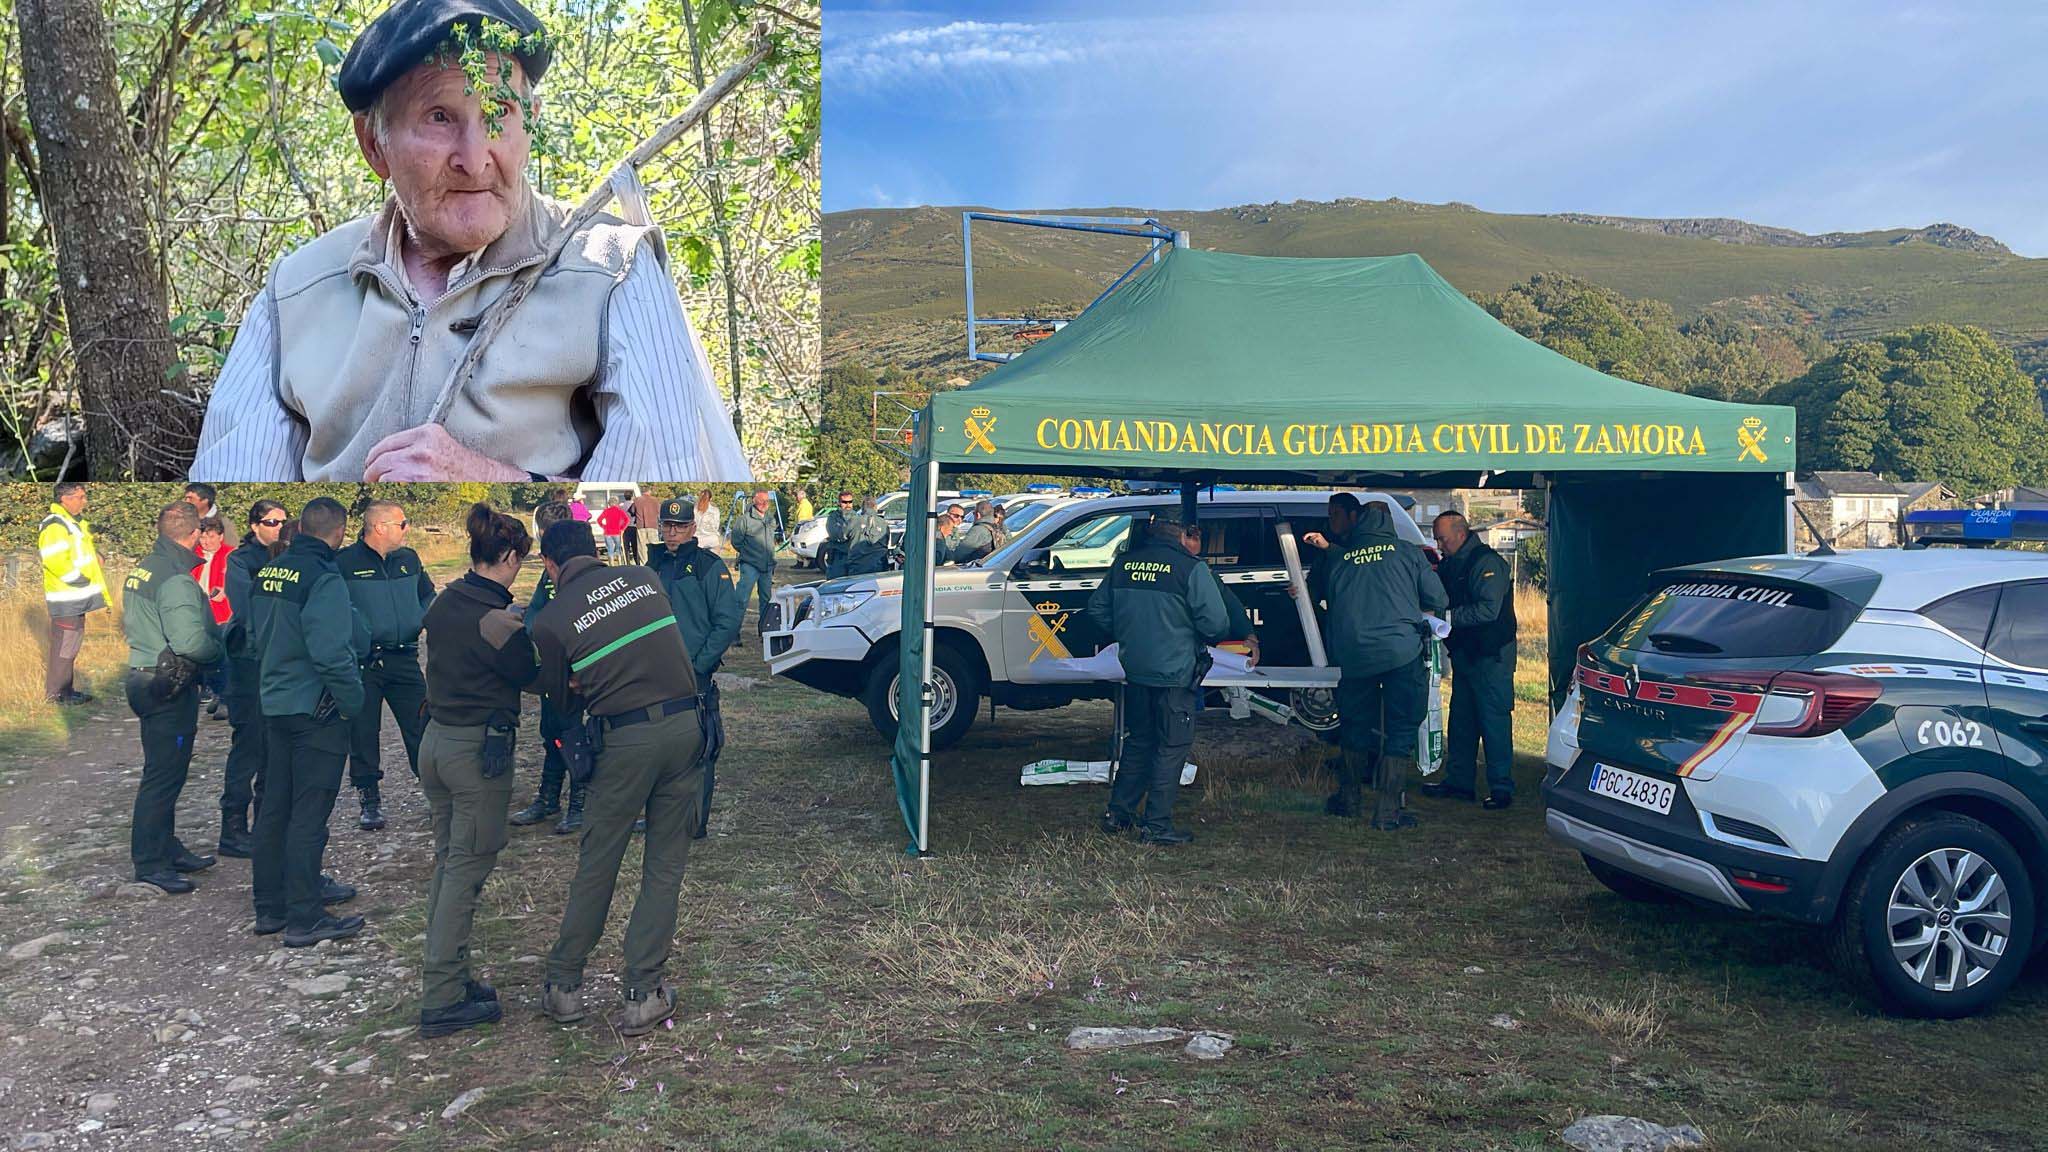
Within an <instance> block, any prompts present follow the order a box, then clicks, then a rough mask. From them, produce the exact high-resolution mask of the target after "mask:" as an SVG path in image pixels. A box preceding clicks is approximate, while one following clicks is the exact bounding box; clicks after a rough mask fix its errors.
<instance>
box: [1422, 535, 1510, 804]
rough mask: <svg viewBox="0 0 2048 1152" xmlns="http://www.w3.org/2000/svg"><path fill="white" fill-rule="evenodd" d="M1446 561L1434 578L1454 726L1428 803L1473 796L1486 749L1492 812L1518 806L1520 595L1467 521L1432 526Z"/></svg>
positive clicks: (1503, 562)
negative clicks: (1445, 630)
mask: <svg viewBox="0 0 2048 1152" xmlns="http://www.w3.org/2000/svg"><path fill="white" fill-rule="evenodd" d="M1434 529H1435V532H1436V542H1437V546H1438V547H1440V548H1441V549H1442V550H1443V560H1442V561H1441V562H1440V563H1439V564H1438V565H1437V569H1436V574H1437V576H1438V577H1439V578H1440V579H1441V580H1442V581H1443V585H1444V591H1445V592H1446V593H1447V594H1448V595H1449V596H1450V600H1451V634H1450V636H1449V637H1447V638H1446V639H1445V640H1444V649H1445V651H1447V652H1448V653H1450V657H1451V721H1450V725H1449V727H1450V731H1449V732H1448V733H1447V736H1448V737H1449V738H1448V739H1447V740H1446V741H1445V748H1444V778H1443V781H1442V782H1441V783H1437V784H1425V785H1423V787H1422V793H1423V795H1425V796H1457V797H1461V798H1463V799H1466V800H1470V799H1472V797H1473V795H1474V791H1475V790H1474V783H1475V781H1476V779H1477V777H1478V773H1479V746H1480V742H1481V741H1482V740H1483V741H1485V744H1486V801H1485V803H1484V807H1486V808H1489V809H1498V808H1506V807H1508V806H1509V805H1511V804H1513V803H1514V802H1515V746H1514V710H1515V633H1516V622H1515V589H1514V578H1513V577H1512V576H1511V575H1510V570H1509V568H1508V563H1507V561H1506V560H1503V559H1501V555H1500V553H1498V552H1496V551H1494V550H1493V549H1492V548H1490V547H1488V546H1487V543H1486V541H1484V540H1481V539H1480V538H1479V537H1477V536H1474V535H1473V534H1472V528H1471V526H1470V525H1468V524H1467V523H1466V522H1465V517H1464V516H1463V515H1462V514H1460V513H1457V512H1445V513H1444V514H1442V515H1440V516H1438V517H1437V518H1436V523H1435V525H1434Z"/></svg>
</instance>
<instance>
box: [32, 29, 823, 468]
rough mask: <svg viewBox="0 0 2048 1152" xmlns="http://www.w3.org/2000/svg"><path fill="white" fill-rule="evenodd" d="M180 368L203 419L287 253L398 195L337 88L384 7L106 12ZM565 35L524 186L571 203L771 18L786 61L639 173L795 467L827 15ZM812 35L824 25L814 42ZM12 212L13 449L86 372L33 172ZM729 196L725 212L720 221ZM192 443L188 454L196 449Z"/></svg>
mask: <svg viewBox="0 0 2048 1152" xmlns="http://www.w3.org/2000/svg"><path fill="white" fill-rule="evenodd" d="M105 3H106V4H107V10H108V15H109V17H110V24H111V27H112V33H113V36H114V38H115V44H114V50H115V54H116V57H117V60H118V62H119V66H120V74H121V76H122V78H123V92H122V96H123V99H124V100H125V101H128V102H129V107H128V113H129V120H130V124H131V127H132V130H133V135H134V138H135V144H136V148H137V151H138V154H139V156H140V160H141V168H142V174H143V180H144V184H145V187H146V189H147V191H148V193H149V194H150V195H151V196H153V198H154V199H153V202H152V204H151V209H152V214H153V217H154V218H153V220H152V221H151V225H152V227H153V229H154V231H155V233H156V237H157V248H158V252H159V253H160V256H161V259H162V261H163V265H164V274H165V278H166V281H167V284H168V286H169V297H170V301H171V312H172V316H171V317H170V324H171V328H172V331H173V334H174V336H175V337H176V338H177V340H178V341H179V344H180V349H181V351H180V355H181V358H182V365H181V367H180V370H179V372H180V375H179V378H178V379H175V380H173V381H170V382H169V384H170V386H171V387H173V388H175V389H177V390H178V391H180V392H181V393H184V394H187V395H189V396H190V397H191V398H192V402H193V403H194V404H195V405H203V403H204V397H205V395H206V393H207V391H208V390H209V388H210V387H211V383H212V380H213V379H214V377H215V375H216V374H217V372H218V370H219V367H220V364H221V362H222V360H223V358H224V357H225V356H226V354H227V350H228V347H229V345H230V343H231V342H232V340H233V336H234V331H235V327H236V325H237V324H238V323H239V321H240V318H241V316H242V313H243V312H244V310H245V309H246V308H247V306H248V303H249V301H250V300H251V298H252V297H253V296H254V295H255V293H256V292H257V291H258V290H259V289H260V287H261V286H262V282H263V280H264V278H265V277H266V275H267V274H268V270H269V268H270V266H271V265H272V264H273V263H274V262H275V261H276V260H277V259H278V257H279V256H281V255H282V254H283V253H285V252H287V251H289V250H290V249H292V248H293V247H296V246H297V245H299V244H302V243H304V242H305V241H307V240H309V239H311V238H312V237H314V236H316V235H318V234H319V233H320V232H322V231H324V230H326V229H328V228H332V227H334V226H336V225H339V224H341V223H343V222H345V221H347V220H349V219H351V218H353V217H355V216H358V215H362V214H364V213H367V212H370V211H373V210H374V209H375V208H376V207H377V206H378V205H379V204H381V203H382V201H383V199H384V195H385V191H384V188H383V186H382V184H381V182H380V181H378V180H377V178H376V176H375V174H374V173H372V172H371V171H370V169H369V167H368V165H367V164H366V163H365V162H364V161H363V159H362V157H361V155H360V153H359V151H358V149H357V146H356V143H355V139H354V136H353V133H352V131H351V129H350V123H349V117H348V115H347V112H346V110H345V109H344V108H343V106H342V104H341V98H340V96H339V95H338V94H337V93H336V92H335V91H334V87H333V82H334V75H335V71H336V69H337V67H338V66H339V64H340V62H341V59H342V56H343V54H344V52H345V51H346V49H347V46H348V45H349V43H350V42H351V41H352V39H353V38H354V36H355V35H356V34H357V33H358V32H360V30H361V29H362V28H363V27H364V26H365V25H366V24H367V23H368V22H369V20H370V19H371V18H373V17H374V16H375V15H376V14H377V13H379V12H381V11H382V10H383V9H384V8H386V7H387V6H388V3H387V0H322V2H319V3H315V2H313V0H196V3H195V2H193V0H105ZM529 7H531V8H532V9H533V10H534V11H535V12H536V13H537V14H538V15H539V16H540V17H541V18H542V19H543V20H544V21H545V22H546V23H547V25H548V27H549V29H550V30H551V31H552V32H553V33H554V35H555V38H556V41H557V47H556V51H555V56H554V62H553V64H552V66H551V67H550V69H549V71H548V74H547V77H546V79H545V81H544V82H543V83H542V84H541V85H540V87H539V90H538V91H539V96H540V98H541V121H542V125H543V129H544V135H545V137H546V141H547V143H546V146H545V148H537V149H536V154H535V159H534V161H533V164H532V168H531V171H530V175H531V177H532V179H533V181H534V184H535V186H536V187H537V188H538V189H539V190H540V191H541V192H542V193H543V194H545V195H549V196H553V197H556V198H559V199H563V200H568V201H571V202H574V201H576V200H580V199H581V198H582V197H583V195H584V194H585V193H586V192H588V191H589V189H590V188H591V187H592V186H594V185H595V184H596V183H597V181H598V179H599V178H600V177H601V175H602V174H603V173H605V172H606V171H608V170H609V169H610V168H611V166H612V165H614V164H615V163H617V161H618V160H620V159H622V158H623V157H624V155H625V154H626V153H627V152H628V151H629V150H630V149H631V148H632V147H633V146H634V145H636V144H638V143H639V142H640V141H641V140H642V139H644V138H645V137H647V136H648V135H650V134H651V133H652V132H653V130H654V129H655V128H656V127H657V126H659V125H660V124H661V123H662V122H663V121H665V120H667V119H668V118H670V117H672V116H674V115H675V114H676V113H677V112H680V111H681V110H682V109H683V107H684V106H685V105H687V104H688V103H689V101H690V99H691V98H692V97H693V96H694V95H695V93H696V91H697V85H696V83H695V81H694V78H693V63H692V58H691V40H690V34H689V27H688V20H687V19H686V18H691V19H694V21H695V24H696V30H697V33H698V36H699V40H700V41H701V43H702V44H703V45H704V46H705V52H704V60H703V67H704V72H705V75H706V76H707V77H709V76H713V75H716V74H717V72H718V71H720V70H721V69H722V68H724V67H725V66H726V65H728V64H731V63H733V62H734V61H736V60H738V59H739V58H740V57H742V56H744V55H745V54H746V53H747V51H748V50H749V48H750V46H751V42H752V39H753V35H754V29H755V27H756V26H757V25H760V24H765V25H766V26H767V27H768V28H769V29H770V30H771V36H772V37H773V39H774V40H775V42H776V44H777V53H776V55H775V56H774V57H772V58H771V60H770V62H769V63H768V64H766V65H763V66H762V67H760V68H758V69H756V71H755V72H754V74H753V75H752V76H750V77H749V79H748V80H747V81H746V82H745V83H744V84H743V85H742V87H741V88H740V89H739V90H738V91H737V92H736V93H735V94H734V95H733V96H732V97H730V98H729V99H728V100H727V102H726V103H725V104H723V105H721V106H720V108H719V110H718V111H717V112H716V113H715V114H714V116H713V119H712V129H713V136H714V139H715V141H716V146H715V148H714V152H713V156H712V158H711V160H710V162H709V163H707V162H706V158H705V155H704V151H703V148H702V141H701V139H700V137H699V136H698V135H697V134H696V133H694V132H693V133H691V134H689V135H687V136H685V137H684V138H683V139H682V140H680V141H678V142H677V143H675V144H674V145H672V146H671V147H670V148H669V149H668V150H667V151H666V152H664V153H663V154H662V155H661V156H660V157H658V158H657V159H656V160H655V161H654V163H653V164H651V165H650V166H649V167H647V168H646V169H645V170H643V173H642V181H643V183H644V184H645V186H646V189H647V192H648V196H649V201H650V206H651V208H652V212H653V216H654V218H655V220H656V221H658V222H659V223H661V224H662V225H663V227H664V229H665V231H666V235H667V240H668V246H669V252H670V256H671V260H670V270H671V272H672V273H673V274H674V277H675V279H676V282H677V286H678V289H679V290H680V291H681V293H682V295H683V299H684V304H685V307H686V308H687V310H688V311H689V314H690V317H691V319H692V321H693V322H694V324H695V326H696V328H697V332H698V335H699V336H700V337H701V338H702V339H703V341H704V344H705V351H706V353H707V355H708V356H709V358H710V361H711V364H712V367H713V372H714V376H715V378H716V379H717V381H718V387H719V390H720V393H721V394H722V395H724V396H725V397H726V398H727V400H728V401H730V400H731V393H732V389H731V379H730V376H729V374H728V368H727V353H728V351H729V349H731V348H732V342H731V338H730V336H729V329H728V325H727V309H726V304H725V301H726V292H725V275H726V272H727V271H728V269H727V267H725V266H724V265H722V264H721V262H720V246H719V243H718V241H719V238H720V236H721V234H723V235H724V237H725V238H726V239H727V240H728V241H729V248H730V250H731V253H732V262H731V268H730V271H731V273H732V276H733V280H734V288H735V294H736V297H737V302H738V307H737V309H736V310H735V311H736V312H737V314H738V317H739V321H740V323H739V331H738V338H739V349H738V350H739V352H740V361H741V363H740V395H741V400H742V403H743V411H744V421H745V423H744V441H745V446H746V448H747V451H748V454H749V457H750V458H751V459H752V460H754V461H755V471H756V474H757V475H766V476H790V475H794V474H795V471H796V469H797V467H798V465H799V464H800V463H801V462H802V458H803V452H804V450H805V448H806V447H807V444H808V440H809V437H810V430H811V427H812V425H813V423H814V421H815V418H816V416H817V384H816V382H817V368H818V343H817V321H818V293H817V288H818V277H819V259H818V253H819V235H818V188H819V157H818V134H819V117H820V91H819V57H818V37H817V33H816V31H815V28H816V22H817V20H818V18H819V7H820V6H819V3H818V0H778V3H777V4H775V6H774V9H773V10H770V9H768V8H766V7H763V6H761V5H758V4H755V3H752V2H751V0H595V2H590V0H529ZM807 25H808V26H807ZM17 49H18V46H17V34H16V26H15V15H14V0H0V117H4V118H5V126H6V127H7V131H8V133H10V134H14V133H16V130H17V129H18V130H19V133H18V134H19V135H20V137H21V138H22V139H24V140H27V139H29V138H30V137H29V133H28V119H27V116H26V114H25V108H24V104H23V95H22V80H21V76H20V68H19V60H18V50H17ZM11 168H12V171H11V176H10V179H9V180H8V181H7V183H6V185H5V187H0V197H5V198H6V199H7V202H8V206H9V211H8V212H7V214H6V215H7V217H8V221H9V223H8V228H7V230H6V234H5V235H0V384H5V385H6V387H7V389H8V392H7V395H6V396H5V400H6V403H5V404H0V409H4V413H0V425H4V428H0V449H4V446H6V445H7V444H8V441H9V436H8V434H9V433H10V432H11V433H12V434H13V437H12V438H13V439H14V440H16V441H18V440H20V439H22V438H25V437H26V435H27V434H28V432H29V431H30V430H32V429H33V427H34V426H35V425H36V424H37V423H38V422H40V421H43V420H47V419H50V418H52V417H54V416H57V415H60V414H62V413H64V412H65V411H68V410H69V406H70V403H71V401H70V397H69V387H70V356H69V351H68V349H67V347H66V345H65V343H64V338H63V328H62V319H61V311H60V309H59V307H58V304H59V302H58V300H57V299H56V295H55V291H56V284H55V270H54V256H53V254H52V252H51V250H50V238H49V235H48V232H47V230H46V229H45V227H44V225H43V221H42V217H41V214H40V209H39V205H38V203H37V201H36V199H35V197H34V195H32V194H31V192H30V189H29V187H28V184H27V181H26V179H25V178H24V174H23V172H22V170H21V166H20V165H19V164H15V165H12V166H11ZM714 194H715V196H716V199H717V200H718V201H719V202H720V203H721V204H722V211H718V210H714V206H713V205H714ZM187 450H188V451H189V446H188V449H187Z"/></svg>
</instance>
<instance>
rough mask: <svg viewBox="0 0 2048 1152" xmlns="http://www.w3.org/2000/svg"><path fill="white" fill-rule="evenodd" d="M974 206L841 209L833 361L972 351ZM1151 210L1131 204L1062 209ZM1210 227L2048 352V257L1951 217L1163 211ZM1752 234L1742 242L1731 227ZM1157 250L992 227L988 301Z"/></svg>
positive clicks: (2037, 359)
mask: <svg viewBox="0 0 2048 1152" xmlns="http://www.w3.org/2000/svg"><path fill="white" fill-rule="evenodd" d="M960 211H961V209H959V208H929V207H928V208H911V209H862V210H857V211H850V212H838V213H832V214H830V215H828V216H826V217H825V222H824V263H825V269H826V271H825V276H824V288H823V291H824V299H823V305H824V324H825V340H826V358H827V362H828V363H840V362H851V361H862V362H866V363H870V364H881V363H898V364H904V365H908V366H912V367H938V366H945V365H955V366H957V365H961V364H963V363H964V349H965V338H964V335H963V331H962V324H963V320H964V310H963V307H962V302H961V272H960ZM1048 211H1066V212H1077V213H1083V214H1088V215H1140V214H1146V213H1145V212H1144V211H1143V210H1138V209H1128V208H1088V209H1048ZM1154 214H1156V215H1158V216H1159V218H1160V219H1161V220H1162V221H1164V222H1165V223H1167V224H1168V225H1170V226H1172V227H1175V228H1184V229H1187V230H1189V231H1190V232H1191V233H1192V236H1193V241H1194V244H1195V245H1196V246H1197V247H1200V248H1213V249H1217V250H1221V251H1228V252H1243V253H1251V254H1259V255H1274V256H1379V255H1388V254H1393V253H1401V252H1415V253H1419V254H1420V255H1421V256H1422V257H1423V258H1424V259H1426V260H1428V261H1429V262H1430V263H1431V264H1432V265H1433V266H1435V268H1436V269H1437V271H1439V272H1441V273H1442V274H1443V275H1444V276H1445V277H1446V278H1448V279H1449V280H1450V281H1451V282H1452V283H1453V284H1455V285H1457V286H1458V287H1459V288H1461V289H1463V290H1465V291H1466V292H1498V291H1500V290H1502V289H1504V288H1507V287H1508V286H1510V285H1512V284H1516V283H1519V282H1521V281H1524V280H1526V279H1528V278H1529V277H1530V276H1532V275H1534V274H1536V273H1539V272H1564V273H1569V274H1571V275H1574V276H1578V277H1582V278H1584V279H1586V280H1589V281H1591V282H1593V283H1595V284H1598V285H1601V286H1604V287H1607V288H1611V289H1613V290H1615V291H1618V292H1621V293H1624V294H1626V295H1629V296H1634V297H1642V298H1648V299H1655V300H1661V301H1664V302H1666V303H1668V304H1670V305H1671V306H1672V308H1673V309H1675V310H1676V312H1677V313H1678V315H1679V316H1680V317H1681V318H1688V317H1695V316H1699V315H1701V314H1704V313H1721V314H1725V315H1728V316H1730V317H1733V318H1737V319H1745V320H1754V321H1767V322H1775V323H1794V324H1800V325H1813V326H1816V327H1817V328H1819V329H1820V331H1821V332H1822V334H1823V335H1825V336H1826V337H1827V338H1828V339H1829V340H1842V339H1849V338H1857V337H1869V336H1875V335H1878V334H1880V333H1883V332H1888V331H1892V330H1895V329H1899V328H1903V327H1906V326H1909V325H1912V324H1919V323H1926V322H1931V321H1946V322H1949V323H1955V324H1971V325H1976V326H1978V327H1981V328H1984V329H1986V330H1987V331H1989V332H1991V333H1992V334H1993V335H1994V336H1995V337H1996V338H1997V339H1998V340H1999V341H2001V342H2002V343H2004V344H2006V345H2008V346H2010V347H2012V348H2014V349H2015V350H2016V351H2017V352H2018V353H2019V358H2020V361H2021V363H2022V364H2023V365H2026V366H2027V367H2028V368H2029V369H2030V370H2032V371H2035V372H2036V373H2037V374H2039V373H2040V372H2041V371H2042V369H2043V368H2044V366H2048V260H2036V259H2027V258H2024V257H2019V256H2014V255H2012V254H2010V253H2008V252H2005V251H2004V249H2003V248H2002V247H2001V246H2000V245H1998V244H1997V243H1996V242H1995V241H1991V240H1989V239H1988V238H1985V237H1980V236H1976V235H1975V234H1974V233H1969V232H1968V231H1967V230H1965V229H1957V228H1953V227H1952V226H1946V225H1937V226H1934V227H1931V228H1926V229H1893V230H1887V231H1883V232H1871V233H1861V234H1840V233H1836V234H1830V235H1828V236H1825V237H1807V236H1801V235H1800V234H1798V233H1792V232H1788V231H1785V230H1782V229H1768V228H1757V227H1755V226H1752V225H1747V224H1743V223H1741V222H1739V221H1673V222H1658V221H1629V220H1621V219H1618V218H1617V219H1608V218H1599V219H1598V220H1597V222H1595V221H1594V218H1587V217H1570V218H1567V217H1557V216H1514V215H1503V214H1498V213H1491V212H1482V211H1479V210H1477V209H1474V208H1471V207H1468V206H1466V205H1461V204H1442V205H1438V204H1415V203H1410V202H1407V201H1401V200H1385V201H1365V200H1342V201H1337V202H1334V203H1307V202H1295V203H1290V204H1267V205H1249V206H1244V207H1238V208H1227V209H1219V210H1215V211H1208V212H1163V213H1154ZM1716 233H1719V234H1723V235H1725V236H1727V237H1741V238H1742V239H1744V240H1745V241H1748V242H1729V239H1725V238H1724V239H1716V238H1712V237H1713V234H1716ZM1141 250H1142V249H1141V247H1140V246H1139V245H1138V244H1137V242H1135V241H1118V240H1113V239H1109V238H1104V237H1081V236H1076V235H1072V234H1065V233H1057V232H1049V231H1045V230H1041V229H1028V228H998V227H989V228H987V230H986V231H985V232H984V231H983V230H982V229H977V230H976V235H975V269H976V292H977V305H978V307H979V308H980V310H981V312H982V313H983V314H984V315H990V314H994V313H997V312H1004V313H1008V314H1018V313H1025V314H1071V312H1073V311H1074V310H1075V309H1077V308H1078V307H1080V306H1081V305H1083V304H1085V303H1087V301H1088V300H1090V299H1091V298H1092V297H1093V296H1094V294H1095V293H1096V292H1098V291H1100V290H1101V288H1102V287H1103V286H1104V285H1105V284H1107V283H1108V282H1109V281H1110V280H1111V279H1112V278H1113V277H1114V276H1115V275H1116V274H1117V273H1118V272H1119V271H1121V270H1122V268H1123V267H1124V265H1125V264H1127V263H1128V262H1129V260H1131V259H1133V258H1135V257H1136V255H1137V254H1138V252H1140V251H1141Z"/></svg>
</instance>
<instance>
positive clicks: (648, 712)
mask: <svg viewBox="0 0 2048 1152" xmlns="http://www.w3.org/2000/svg"><path fill="white" fill-rule="evenodd" d="M696 708H697V698H696V697H695V696H684V697H681V698H679V699H675V700H670V701H668V702H666V703H662V704H649V705H648V706H647V707H645V708H635V709H633V710H632V711H631V712H618V713H614V714H613V715H610V716H598V717H596V718H595V719H596V720H597V722H598V723H600V724H602V725H604V726H605V727H606V728H625V727H627V726H629V725H633V724H640V723H644V722H646V721H648V720H660V719H662V718H663V717H667V716H673V715H675V714H676V713H678V712H692V711H695V710H696Z"/></svg>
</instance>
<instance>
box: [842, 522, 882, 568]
mask: <svg viewBox="0 0 2048 1152" xmlns="http://www.w3.org/2000/svg"><path fill="white" fill-rule="evenodd" d="M852 521H853V527H852V529H851V538H852V541H853V544H852V547H851V548H850V549H849V550H848V552H847V553H846V574H847V575H848V576H861V575H865V574H866V573H869V572H880V571H882V570H884V569H886V568H887V567H888V566H889V518H888V517H886V516H884V515H882V514H881V513H880V512H866V511H862V512H856V513H854V514H853V516H852Z"/></svg>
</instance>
